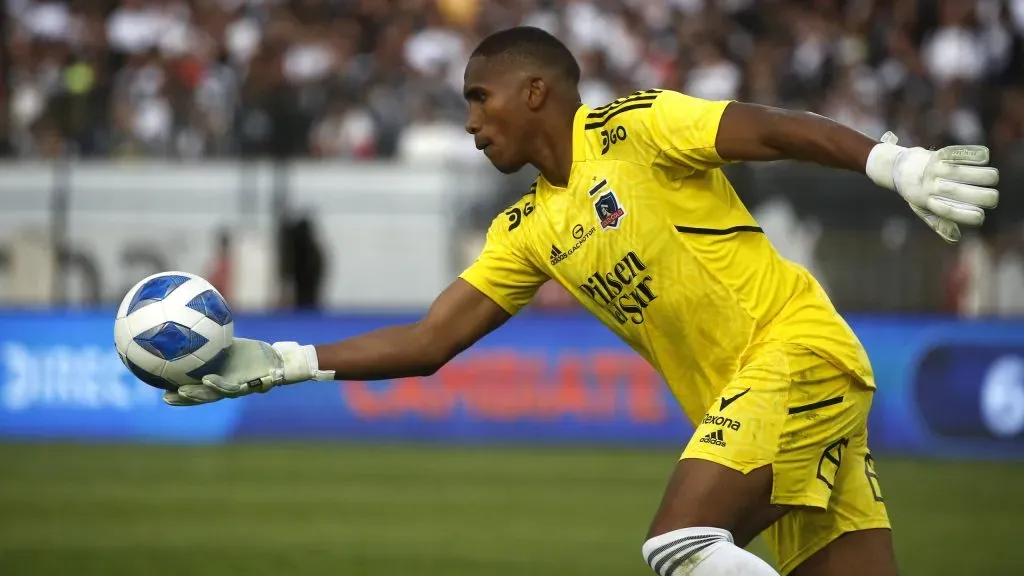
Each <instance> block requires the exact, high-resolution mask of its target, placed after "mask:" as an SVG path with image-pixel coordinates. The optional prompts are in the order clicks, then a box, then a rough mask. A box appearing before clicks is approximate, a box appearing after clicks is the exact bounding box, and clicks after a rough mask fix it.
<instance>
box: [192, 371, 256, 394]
mask: <svg viewBox="0 0 1024 576" xmlns="http://www.w3.org/2000/svg"><path fill="white" fill-rule="evenodd" d="M203 386H205V387H206V388H207V389H208V390H214V391H216V392H217V393H218V394H221V395H223V396H238V395H240V394H243V393H245V392H246V391H247V387H246V385H245V383H241V384H239V383H236V382H232V381H231V380H227V379H225V378H223V377H222V376H218V375H216V374H210V375H209V376H203Z"/></svg>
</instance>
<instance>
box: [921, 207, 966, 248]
mask: <svg viewBox="0 0 1024 576" xmlns="http://www.w3.org/2000/svg"><path fill="white" fill-rule="evenodd" d="M910 207H911V208H912V209H913V210H914V213H915V214H917V215H918V217H919V218H921V220H924V222H925V224H927V225H928V227H929V228H931V229H932V230H934V231H935V233H936V234H938V235H939V236H940V237H941V238H942V239H943V240H945V241H946V242H948V243H950V244H956V243H957V242H959V241H960V227H959V226H957V225H956V222H951V221H949V220H946V219H945V218H939V217H938V216H936V215H935V214H932V213H931V212H928V211H927V210H922V209H921V208H918V207H917V206H914V205H913V204H911V206H910Z"/></svg>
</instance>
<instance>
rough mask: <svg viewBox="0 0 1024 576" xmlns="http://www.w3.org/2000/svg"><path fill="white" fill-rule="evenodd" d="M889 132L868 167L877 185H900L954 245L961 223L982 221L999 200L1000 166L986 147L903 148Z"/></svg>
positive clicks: (899, 189)
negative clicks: (994, 165) (993, 164)
mask: <svg viewBox="0 0 1024 576" xmlns="http://www.w3.org/2000/svg"><path fill="white" fill-rule="evenodd" d="M896 141H897V139H896V136H895V135H894V134H893V133H892V132H886V133H885V135H884V136H882V141H881V143H880V144H876V145H875V147H874V148H873V149H872V150H871V154H870V155H869V156H868V162H867V167H866V172H867V175H868V177H870V178H871V179H872V180H873V181H874V182H875V183H876V184H878V185H879V186H882V187H883V188H888V189H890V190H895V191H896V192H899V193H900V196H903V198H904V200H906V201H907V203H908V204H910V207H911V208H912V209H913V210H914V212H915V213H916V214H917V215H918V216H920V218H921V219H922V220H924V221H925V223H927V224H928V226H930V227H931V229H932V230H935V232H937V233H938V234H939V236H941V237H942V239H943V240H945V241H946V242H949V243H950V244H954V243H956V242H957V241H958V240H960V225H964V226H980V225H981V223H982V222H984V221H985V209H986V208H995V207H996V204H998V203H999V191H998V190H996V189H995V186H996V185H997V184H998V183H999V170H997V169H995V168H992V167H990V166H988V161H989V153H988V148H986V147H985V146H968V145H964V146H947V147H946V148H942V149H941V150H934V151H932V150H925V149H924V148H904V147H903V146H897V145H896Z"/></svg>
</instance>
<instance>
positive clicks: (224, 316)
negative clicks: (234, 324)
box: [185, 290, 232, 326]
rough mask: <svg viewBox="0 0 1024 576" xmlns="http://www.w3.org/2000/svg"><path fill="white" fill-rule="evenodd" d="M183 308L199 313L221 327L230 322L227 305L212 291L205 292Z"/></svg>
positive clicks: (229, 312) (229, 311)
mask: <svg viewBox="0 0 1024 576" xmlns="http://www.w3.org/2000/svg"><path fill="white" fill-rule="evenodd" d="M185 306H187V307H189V308H191V309H193V310H195V311H196V312H199V313H200V314H202V315H204V316H206V317H207V318H209V319H211V320H213V321H214V322H216V323H217V324H220V325H221V326H225V325H227V324H228V322H231V320H232V317H231V310H229V309H228V306H227V303H225V302H224V299H223V298H221V297H220V294H218V293H217V292H215V291H213V290H207V291H205V292H203V293H202V294H199V295H198V296H196V297H195V298H193V299H192V300H190V301H189V303H188V304H186V305H185Z"/></svg>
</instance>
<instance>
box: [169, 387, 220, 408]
mask: <svg viewBox="0 0 1024 576" xmlns="http://www.w3.org/2000/svg"><path fill="white" fill-rule="evenodd" d="M163 399H164V404H167V405H168V406H197V405H199V404H207V403H208V402H210V401H201V400H193V399H192V398H189V397H188V396H184V395H182V394H181V393H180V388H179V392H164V397H163ZM218 399H219V398H218ZM211 401H212V400H211Z"/></svg>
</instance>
